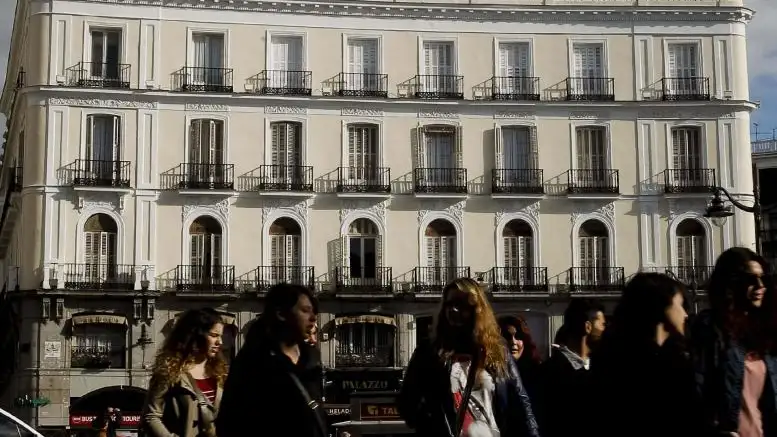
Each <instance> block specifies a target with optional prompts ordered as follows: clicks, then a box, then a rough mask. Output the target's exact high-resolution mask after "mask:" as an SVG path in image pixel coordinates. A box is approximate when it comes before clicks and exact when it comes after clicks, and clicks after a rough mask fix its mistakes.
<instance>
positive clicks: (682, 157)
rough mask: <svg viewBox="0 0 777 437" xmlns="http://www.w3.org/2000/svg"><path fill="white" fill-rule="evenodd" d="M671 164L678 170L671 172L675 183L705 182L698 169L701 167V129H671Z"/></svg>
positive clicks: (681, 184) (696, 183) (697, 183)
mask: <svg viewBox="0 0 777 437" xmlns="http://www.w3.org/2000/svg"><path fill="white" fill-rule="evenodd" d="M672 166H673V168H674V169H675V170H680V171H675V172H673V174H674V182H675V183H676V184H678V185H680V186H683V185H686V184H692V185H703V184H705V183H706V181H705V175H704V174H702V173H703V172H701V171H698V170H700V169H701V168H702V144H701V129H699V128H698V127H682V128H674V129H672Z"/></svg>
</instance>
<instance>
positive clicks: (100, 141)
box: [78, 114, 121, 182]
mask: <svg viewBox="0 0 777 437" xmlns="http://www.w3.org/2000/svg"><path fill="white" fill-rule="evenodd" d="M120 149H121V119H120V118H119V117H118V116H116V115H105V114H94V115H89V116H87V118H86V150H85V156H84V160H85V162H84V163H83V165H84V168H79V169H78V170H79V171H81V172H83V173H84V174H83V177H85V178H93V179H97V180H102V181H109V182H110V181H114V180H117V179H118V178H119V163H118V160H119V156H120ZM79 177H82V176H81V175H79Z"/></svg>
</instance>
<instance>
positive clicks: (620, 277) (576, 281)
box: [567, 267, 625, 293]
mask: <svg viewBox="0 0 777 437" xmlns="http://www.w3.org/2000/svg"><path fill="white" fill-rule="evenodd" d="M567 275H568V277H567V281H568V284H569V291H570V292H572V293H620V292H621V291H622V290H623V287H624V286H625V276H624V274H623V267H572V268H570V269H569V270H568V271H567Z"/></svg>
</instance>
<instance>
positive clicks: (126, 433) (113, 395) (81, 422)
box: [70, 385, 146, 437]
mask: <svg viewBox="0 0 777 437" xmlns="http://www.w3.org/2000/svg"><path fill="white" fill-rule="evenodd" d="M145 400H146V390H145V389H142V388H140V387H132V386H127V385H119V386H112V387H103V388H100V389H97V390H94V391H92V392H90V393H87V394H86V395H84V396H81V397H79V398H71V399H70V429H71V434H70V435H71V436H82V435H83V436H91V435H92V434H93V429H94V428H93V422H94V421H95V419H97V418H98V417H100V416H101V415H103V414H104V413H105V411H106V410H107V409H108V408H114V409H116V408H118V409H119V410H120V411H121V416H122V420H121V424H120V426H119V429H121V430H122V431H121V432H119V436H120V437H135V436H137V429H138V425H139V424H140V412H141V410H142V409H143V403H144V402H145Z"/></svg>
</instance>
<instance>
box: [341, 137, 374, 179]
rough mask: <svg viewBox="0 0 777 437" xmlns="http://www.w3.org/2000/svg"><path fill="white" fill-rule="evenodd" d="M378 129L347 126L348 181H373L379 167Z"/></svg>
mask: <svg viewBox="0 0 777 437" xmlns="http://www.w3.org/2000/svg"><path fill="white" fill-rule="evenodd" d="M378 148H379V147H378V127H377V126H375V125H370V124H353V125H350V126H348V167H349V170H348V173H349V179H355V180H373V179H375V178H376V176H377V174H376V170H377V168H378V165H379V157H378Z"/></svg>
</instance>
